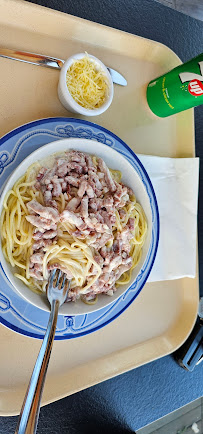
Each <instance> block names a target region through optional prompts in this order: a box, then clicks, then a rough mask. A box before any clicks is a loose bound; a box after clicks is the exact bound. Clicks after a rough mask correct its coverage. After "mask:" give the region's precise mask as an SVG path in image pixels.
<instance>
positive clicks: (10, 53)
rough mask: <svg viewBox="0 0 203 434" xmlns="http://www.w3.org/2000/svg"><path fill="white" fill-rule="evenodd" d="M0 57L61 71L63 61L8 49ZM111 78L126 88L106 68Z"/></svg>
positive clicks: (118, 76) (119, 79)
mask: <svg viewBox="0 0 203 434" xmlns="http://www.w3.org/2000/svg"><path fill="white" fill-rule="evenodd" d="M0 57H5V58H7V59H12V60H19V61H20V62H25V63H31V64H32V65H38V66H44V67H46V68H55V69H61V68H62V66H63V64H64V63H65V60H62V59H57V58H55V57H49V56H43V55H42V54H35V53H28V52H27V51H17V50H11V49H8V48H0ZM107 69H108V71H109V73H110V74H111V78H112V80H113V82H114V83H115V84H119V85H120V86H127V81H126V79H125V78H124V77H123V76H122V75H121V74H120V73H119V72H117V71H115V70H114V69H112V68H109V67H108V66H107Z"/></svg>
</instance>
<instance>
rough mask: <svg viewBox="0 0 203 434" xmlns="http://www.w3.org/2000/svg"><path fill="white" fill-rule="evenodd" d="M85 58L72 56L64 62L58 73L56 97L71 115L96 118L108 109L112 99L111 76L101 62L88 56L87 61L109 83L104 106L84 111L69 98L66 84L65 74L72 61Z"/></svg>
mask: <svg viewBox="0 0 203 434" xmlns="http://www.w3.org/2000/svg"><path fill="white" fill-rule="evenodd" d="M85 56H86V54H85V53H79V54H74V55H73V56H71V57H69V59H68V60H66V62H65V63H64V65H63V66H62V68H61V71H60V77H59V83H58V97H59V99H60V101H61V104H63V106H64V107H65V108H66V109H67V110H69V111H71V112H73V113H79V114H81V115H84V116H97V115H100V114H101V113H104V112H105V111H106V110H107V109H108V107H109V106H110V104H111V102H112V99H113V81H112V78H111V75H110V74H109V71H108V69H107V68H106V66H105V65H104V64H103V63H102V62H101V60H99V59H97V58H96V57H94V56H92V55H90V54H88V57H89V59H90V60H91V61H92V62H94V63H95V64H96V66H97V67H98V69H100V70H102V71H103V73H104V75H105V76H106V78H107V81H108V83H109V93H108V97H107V98H106V101H105V102H104V104H102V105H101V107H99V108H97V109H94V110H90V109H86V108H84V107H82V106H81V105H79V104H78V103H77V102H76V101H75V100H74V98H73V97H72V96H71V94H70V92H69V90H68V87H67V84H66V73H67V70H68V69H69V67H70V66H71V65H72V63H73V62H74V60H78V59H82V58H83V57H85Z"/></svg>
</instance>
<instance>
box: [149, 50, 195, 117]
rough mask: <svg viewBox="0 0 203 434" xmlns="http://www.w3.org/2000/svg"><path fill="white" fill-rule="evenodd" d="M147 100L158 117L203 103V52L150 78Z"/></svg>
mask: <svg viewBox="0 0 203 434" xmlns="http://www.w3.org/2000/svg"><path fill="white" fill-rule="evenodd" d="M147 102H148V104H149V107H150V109H151V110H152V111H153V112H154V113H155V114H156V115H157V116H160V117H165V116H169V115H172V114H175V113H178V112H180V111H183V110H186V109H188V108H191V107H195V106H197V105H200V104H203V54H201V55H200V56H198V57H196V58H195V59H192V60H190V61H189V62H187V63H185V64H183V65H180V66H178V67H176V68H174V69H173V70H172V71H170V72H168V73H167V74H165V75H162V76H161V77H158V78H156V79H155V80H152V81H151V82H150V83H149V84H148V87H147Z"/></svg>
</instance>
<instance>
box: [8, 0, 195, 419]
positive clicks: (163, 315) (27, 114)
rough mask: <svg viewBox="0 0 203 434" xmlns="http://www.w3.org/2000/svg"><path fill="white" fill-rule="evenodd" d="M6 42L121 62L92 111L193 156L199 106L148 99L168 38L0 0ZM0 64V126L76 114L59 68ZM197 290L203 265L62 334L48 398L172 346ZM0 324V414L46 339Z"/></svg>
mask: <svg viewBox="0 0 203 434" xmlns="http://www.w3.org/2000/svg"><path fill="white" fill-rule="evenodd" d="M0 46H5V47H8V48H19V49H21V50H27V51H33V52H36V53H45V54H47V55H50V56H56V57H59V58H62V59H65V58H67V57H69V56H70V55H71V54H73V53H76V52H81V51H87V52H89V53H91V54H93V55H96V56H97V57H99V58H100V59H101V60H102V61H103V62H104V63H105V64H106V65H108V66H111V67H113V68H115V69H117V70H118V71H120V72H121V73H122V74H123V75H124V76H125V77H126V79H127V81H128V86H127V87H126V88H125V87H120V86H115V97H114V100H113V103H112V106H111V107H110V109H109V110H108V111H107V112H106V113H105V114H103V115H101V116H99V117H97V118H93V119H92V120H93V121H94V122H97V123H98V124H100V125H103V126H104V127H106V128H108V129H109V130H111V131H113V132H114V133H116V134H117V135H118V136H120V137H121V138H122V139H123V140H124V141H125V142H126V143H127V144H128V145H129V146H131V148H132V149H133V150H134V151H135V152H137V153H143V154H153V155H160V156H170V157H191V156H194V120H193V111H192V110H190V111H187V112H183V113H181V114H179V115H177V116H173V117H170V118H167V119H158V118H155V117H153V116H151V114H150V112H148V111H147V106H146V105H145V98H144V90H145V87H146V83H147V82H149V81H150V80H151V79H152V78H153V77H155V76H158V75H160V74H161V73H162V72H164V71H166V70H170V69H171V68H173V67H174V66H176V65H178V64H179V63H180V61H179V59H178V58H177V56H176V55H175V54H174V53H173V52H172V51H171V50H169V49H168V48H167V47H166V46H164V45H161V44H159V43H156V42H153V41H150V40H147V39H143V38H140V37H137V36H134V35H130V34H127V33H124V32H121V31H118V30H114V29H111V28H108V27H104V26H101V25H98V24H95V23H92V22H88V21H85V20H82V19H79V18H75V17H73V16H70V15H65V14H62V13H60V12H55V11H52V10H50V9H46V8H42V7H39V6H36V5H33V4H31V3H26V2H21V1H15V0H0ZM0 64H1V80H0V101H1V104H0V134H1V135H3V134H5V133H7V132H8V131H10V130H11V129H13V128H15V127H17V126H19V125H21V124H23V123H26V122H29V121H32V120H35V119H39V118H43V117H49V116H70V113H68V112H67V111H66V110H65V109H64V108H63V107H62V106H61V104H60V102H59V101H58V98H57V82H58V77H59V73H58V72H57V71H54V70H50V69H46V68H40V67H37V66H32V65H28V64H24V63H20V62H14V61H11V60H7V59H0ZM71 116H72V114H71ZM198 298H199V293H198V273H197V277H196V279H189V278H184V279H179V280H175V281H167V282H160V283H150V284H146V285H145V287H144V288H143V290H142V292H141V293H140V295H139V296H138V298H137V299H136V300H135V301H134V302H133V303H132V305H131V306H130V307H129V308H128V309H127V310H126V311H125V312H124V313H123V314H122V315H121V316H120V317H119V318H117V319H116V320H115V321H113V322H112V323H110V324H108V325H107V326H106V327H104V328H103V329H100V330H99V331H97V332H95V333H92V334H90V335H87V336H85V337H82V338H77V339H73V340H70V341H56V342H55V343H54V348H53V352H52V357H51V361H50V366H49V370H48V375H47V381H46V384H45V389H44V394H43V404H46V403H50V402H53V401H55V400H57V399H59V398H62V397H64V396H67V395H69V394H71V393H74V392H76V391H79V390H81V389H84V388H86V387H88V386H91V385H93V384H96V383H99V382H101V381H103V380H106V379H108V378H110V377H113V376H115V375H118V374H121V373H122V372H125V371H127V370H130V369H133V368H135V367H137V366H140V365H143V364H144V363H147V362H149V361H152V360H154V359H157V358H159V357H162V356H164V355H166V354H169V353H171V352H173V351H174V350H175V349H176V348H177V347H178V346H180V345H181V344H182V343H183V341H184V340H185V339H186V338H187V336H188V334H189V333H190V331H191V329H192V327H193V324H194V321H195V319H196V314H197V306H198ZM0 331H1V334H0V348H1V357H0V391H1V395H0V397H1V399H0V415H14V414H17V413H18V412H19V410H20V406H21V403H22V399H23V396H24V393H25V388H26V386H27V383H28V380H29V377H30V374H31V371H32V368H33V365H34V362H35V359H36V356H37V353H38V350H39V347H40V345H41V341H40V340H36V339H31V338H28V337H25V336H22V335H19V334H17V333H15V332H13V331H11V330H9V329H7V328H5V327H4V326H2V325H0Z"/></svg>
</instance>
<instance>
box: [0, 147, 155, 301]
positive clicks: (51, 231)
mask: <svg viewBox="0 0 203 434" xmlns="http://www.w3.org/2000/svg"><path fill="white" fill-rule="evenodd" d="M120 181H121V173H120V172H119V171H115V170H109V169H108V168H107V166H106V165H105V163H104V161H103V160H101V159H100V158H97V157H91V156H89V155H87V154H84V153H82V152H78V151H69V152H66V153H64V154H62V155H60V156H55V158H54V164H53V165H52V167H45V166H41V165H40V164H39V163H35V164H33V165H32V166H30V167H29V168H28V170H27V171H26V173H25V174H24V175H23V176H22V177H21V178H20V179H19V180H18V181H17V182H16V183H15V185H14V186H13V188H12V190H9V191H8V193H7V194H6V196H5V199H4V204H3V211H2V215H1V221H0V224H1V238H2V250H3V253H4V256H5V258H6V260H7V261H8V262H9V263H10V264H11V265H12V267H13V268H14V274H15V276H16V277H18V278H19V279H21V280H22V282H23V283H24V284H25V285H27V286H28V287H29V288H30V289H32V290H34V291H37V292H42V291H45V288H46V284H47V280H48V277H49V273H50V270H51V269H53V268H61V270H62V271H64V272H65V273H66V274H67V276H68V277H69V278H70V279H71V287H70V290H69V294H68V300H67V301H72V300H76V299H77V298H80V297H81V298H82V299H83V301H85V302H86V303H91V304H93V303H94V302H96V300H97V295H98V294H99V293H105V294H108V295H112V294H113V293H114V292H115V290H116V288H117V287H118V286H120V285H125V284H127V283H129V282H130V280H131V274H132V270H133V268H135V267H136V265H137V264H138V262H139V260H140V258H141V254H142V246H143V244H144V241H145V238H146V233H147V222H146V217H145V214H144V211H143V209H142V207H141V205H140V204H139V203H138V202H137V201H136V198H135V196H134V194H133V192H132V191H131V190H130V189H129V188H128V187H126V186H124V185H123V184H122V183H121V182H120Z"/></svg>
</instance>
